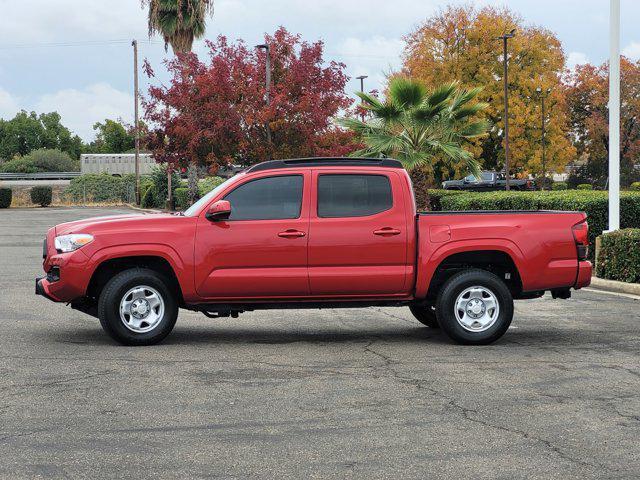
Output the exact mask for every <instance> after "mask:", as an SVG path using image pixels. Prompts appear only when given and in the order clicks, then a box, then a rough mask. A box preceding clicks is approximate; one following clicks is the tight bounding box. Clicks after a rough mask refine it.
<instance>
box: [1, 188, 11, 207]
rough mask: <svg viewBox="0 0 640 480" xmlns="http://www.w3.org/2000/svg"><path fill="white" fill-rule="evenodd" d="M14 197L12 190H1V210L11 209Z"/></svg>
mask: <svg viewBox="0 0 640 480" xmlns="http://www.w3.org/2000/svg"><path fill="white" fill-rule="evenodd" d="M12 195H13V194H12V192H11V189H10V188H0V208H9V207H10V206H11V197H12Z"/></svg>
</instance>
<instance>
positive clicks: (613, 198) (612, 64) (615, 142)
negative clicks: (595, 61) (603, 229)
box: [609, 0, 620, 232]
mask: <svg viewBox="0 0 640 480" xmlns="http://www.w3.org/2000/svg"><path fill="white" fill-rule="evenodd" d="M609 7H610V17H609V22H610V26H609V29H610V31H609V35H610V39H609V48H610V52H609V53H610V58H609V231H610V232H612V231H614V230H619V229H620V0H610V5H609Z"/></svg>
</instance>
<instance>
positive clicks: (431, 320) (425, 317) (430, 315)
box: [409, 305, 440, 328]
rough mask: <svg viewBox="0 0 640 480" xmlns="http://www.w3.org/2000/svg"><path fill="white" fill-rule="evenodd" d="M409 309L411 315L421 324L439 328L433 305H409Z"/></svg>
mask: <svg viewBox="0 0 640 480" xmlns="http://www.w3.org/2000/svg"><path fill="white" fill-rule="evenodd" d="M409 310H411V313H412V314H413V316H414V317H416V320H418V321H419V322H420V323H422V324H423V325H426V326H427V327H429V328H440V325H439V324H438V319H437V318H436V310H435V308H434V307H433V306H431V305H426V306H422V305H411V306H410V307H409Z"/></svg>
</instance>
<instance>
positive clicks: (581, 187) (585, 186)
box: [576, 183, 593, 190]
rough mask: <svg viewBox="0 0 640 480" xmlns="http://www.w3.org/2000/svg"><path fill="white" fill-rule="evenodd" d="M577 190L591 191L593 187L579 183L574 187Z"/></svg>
mask: <svg viewBox="0 0 640 480" xmlns="http://www.w3.org/2000/svg"><path fill="white" fill-rule="evenodd" d="M576 188H577V189H578V190H593V185H591V184H589V183H581V184H580V185H578V186H577V187H576Z"/></svg>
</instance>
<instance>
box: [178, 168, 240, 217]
mask: <svg viewBox="0 0 640 480" xmlns="http://www.w3.org/2000/svg"><path fill="white" fill-rule="evenodd" d="M235 179H237V176H235V177H231V178H228V179H227V180H225V181H224V182H222V183H221V184H220V185H218V186H217V187H216V188H214V189H213V190H211V191H210V192H209V193H207V194H206V195H205V196H204V197H202V198H201V199H200V200H198V201H197V202H196V203H194V204H193V205H191V206H190V207H189V208H187V209H186V210H185V211H184V215H185V217H193V216H194V215H196V214H197V213H198V212H199V211H200V209H201V208H202V206H203V205H206V204H207V203H209V202H210V201H211V199H212V198H213V197H215V196H216V195H217V194H218V193H219V192H221V191H222V190H223V189H224V188H225V187H226V186H227V185H228V184H229V182H230V181H231V180H235Z"/></svg>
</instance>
